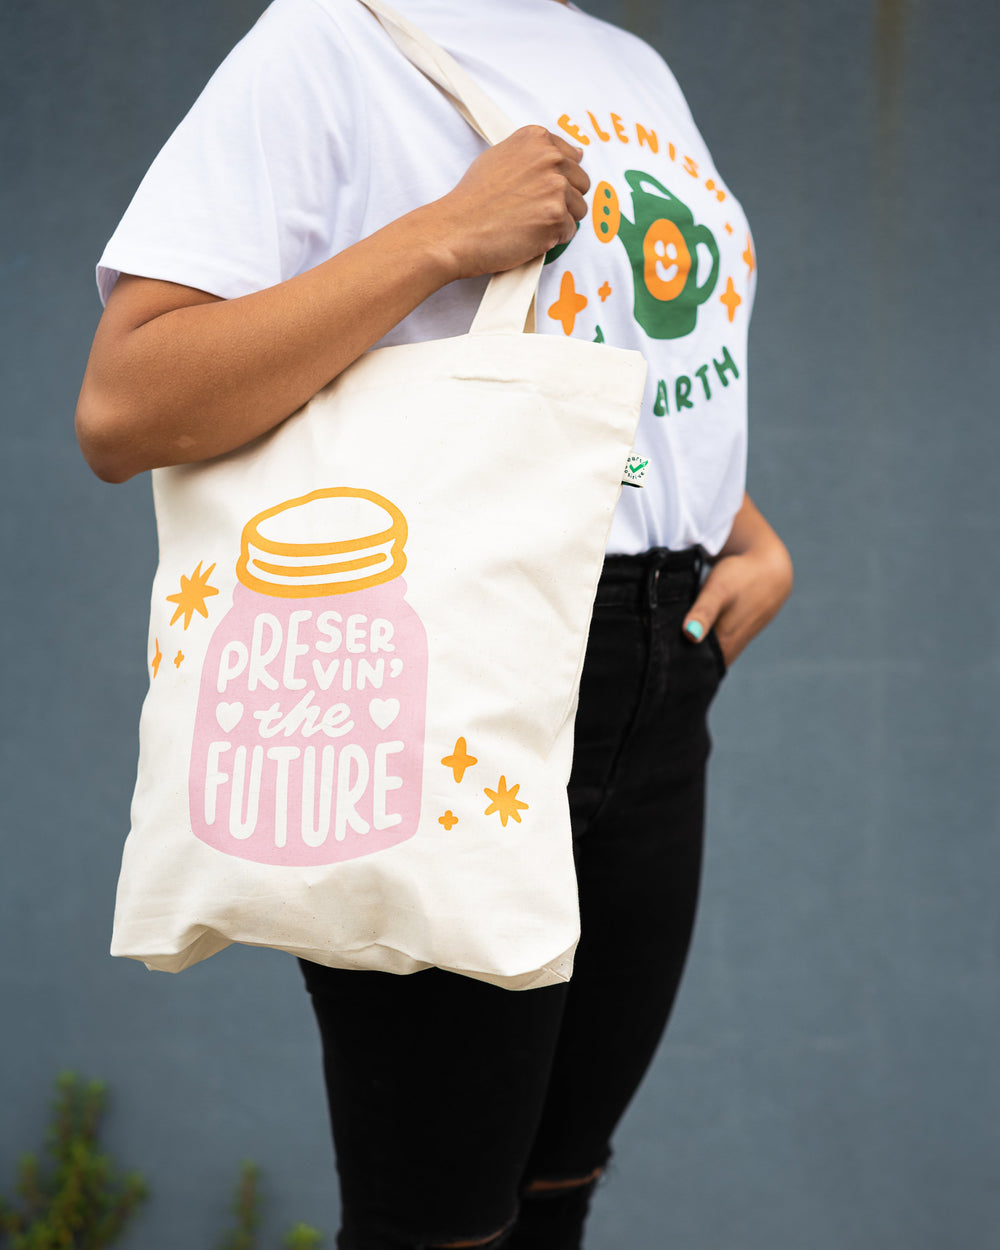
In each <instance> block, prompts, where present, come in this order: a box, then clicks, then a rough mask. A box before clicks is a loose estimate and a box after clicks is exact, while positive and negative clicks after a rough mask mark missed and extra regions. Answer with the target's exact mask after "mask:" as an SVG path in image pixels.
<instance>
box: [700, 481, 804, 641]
mask: <svg viewBox="0 0 1000 1250" xmlns="http://www.w3.org/2000/svg"><path fill="white" fill-rule="evenodd" d="M792 581H793V571H792V559H791V556H790V555H789V554H788V549H787V547H786V546H785V544H784V543H783V542H782V541H781V539H780V538H779V537H778V535H777V534H776V533H775V531H774V530H773V529H772V528H771V526H770V525H769V524H768V523H767V520H766V519H765V517H764V516H763V514H762V513H761V512H760V510H759V509H758V508H757V506H756V504H755V503H754V502H753V500H752V499H751V498H750V496H749V495H744V496H743V504H742V506H741V508H740V510H739V512H737V514H736V517H735V519H734V521H733V527H732V529H731V530H730V532H729V537H728V538H727V540H726V542H725V545H724V546H723V548H722V550H721V551H720V552H719V555H718V557H717V559H716V561H715V563H714V565H713V566H712V570H711V572H710V573H709V575H708V577H706V579H705V583H704V585H703V586H702V588H701V592H700V594H699V595H698V598H697V599H696V600H695V602H694V603H693V604H692V606H691V611H690V612H689V613H688V614H687V616H686V618H685V620H684V629H685V631H686V632H687V634H688V636H689V637H690V638H692V639H693V640H694V641H695V642H700V641H701V640H702V639H703V638H704V637H705V635H706V634H707V633H708V631H709V630H710V629H711V628H712V626H713V625H714V626H715V632H716V636H717V637H718V639H719V645H720V646H721V648H722V654H723V656H724V657H725V660H726V663H727V664H731V663H732V662H733V660H735V659H736V657H737V656H738V655H739V654H740V652H741V651H742V650H743V649H744V647H746V645H747V644H748V643H749V642H750V641H751V640H752V639H753V638H755V637H756V636H757V634H759V633H760V631H761V630H762V629H763V628H764V626H765V625H767V624H768V623H769V622H770V621H771V620H772V619H773V618H774V617H775V616H777V614H778V612H779V611H780V610H781V607H782V605H783V604H784V602H785V600H786V599H787V598H788V596H789V595H790V594H791V593H792Z"/></svg>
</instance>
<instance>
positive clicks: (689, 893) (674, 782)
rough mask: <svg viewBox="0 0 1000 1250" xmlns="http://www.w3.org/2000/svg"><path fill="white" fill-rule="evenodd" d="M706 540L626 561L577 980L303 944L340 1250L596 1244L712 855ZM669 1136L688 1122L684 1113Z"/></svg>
mask: <svg viewBox="0 0 1000 1250" xmlns="http://www.w3.org/2000/svg"><path fill="white" fill-rule="evenodd" d="M703 569H704V560H703V557H702V553H701V552H700V551H698V550H697V549H696V550H693V551H690V552H669V551H665V550H659V549H658V550H654V551H650V552H647V553H645V554H644V555H642V556H610V557H608V559H607V560H606V562H605V566H604V571H603V573H602V577H601V581H600V586H599V589H598V594H597V599H596V603H595V608H594V618H593V624H592V626H591V631H590V638H589V641H588V645H587V656H586V661H585V664H584V669H583V675H582V679H581V688H580V704H579V710H578V713H577V720H576V731H575V734H576V745H575V754H574V761H573V772H572V778H571V780H570V786H569V798H570V809H571V814H572V822H573V845H574V855H575V860H576V868H577V880H578V884H579V893H580V911H581V926H582V936H581V939H580V945H579V948H578V951H577V955H576V963H575V969H574V974H573V979H572V981H571V982H570V983H569V984H564V985H555V986H546V987H543V988H541V989H533V990H524V991H520V992H512V991H509V990H504V989H499V988H497V987H496V986H493V985H487V984H485V983H483V982H479V981H473V980H470V979H469V978H468V977H462V976H457V975H455V974H454V973H448V972H442V971H441V970H439V969H436V968H432V969H427V970H426V971H423V972H418V973H416V974H414V975H412V976H393V975H391V974H388V973H381V972H353V971H344V970H337V969H330V968H324V967H320V966H319V965H317V964H312V963H307V962H305V961H300V962H301V967H302V971H303V975H304V977H305V980H306V985H307V988H308V989H309V992H310V994H311V996H312V1001H313V1006H314V1009H315V1012H316V1017H317V1020H318V1023H319V1027H320V1032H321V1036H322V1041H323V1056H324V1074H325V1078H326V1089H327V1096H328V1101H329V1107H330V1118H331V1123H332V1128H333V1139H334V1146H335V1150H336V1158H337V1169H338V1173H339V1177H340V1188H341V1202H342V1228H341V1232H340V1235H339V1237H338V1241H337V1246H338V1248H339V1250H422V1248H424V1247H432V1246H435V1245H439V1244H441V1243H447V1242H452V1241H463V1240H470V1241H471V1240H476V1239H486V1238H488V1237H490V1236H493V1235H497V1234H501V1233H502V1236H500V1237H499V1238H498V1239H497V1240H495V1241H491V1242H489V1243H488V1246H489V1247H491V1248H492V1247H494V1246H495V1247H497V1248H499V1247H500V1246H503V1247H504V1250H534V1248H539V1250H540V1248H541V1247H545V1250H578V1248H579V1247H580V1246H582V1244H583V1243H582V1237H583V1227H584V1222H585V1220H586V1216H587V1210H588V1206H589V1202H590V1198H591V1195H592V1193H593V1190H594V1187H595V1186H594V1183H590V1184H588V1185H584V1186H581V1187H579V1188H578V1189H575V1190H562V1191H543V1192H536V1193H533V1194H527V1192H526V1191H527V1189H528V1187H529V1185H530V1184H531V1182H533V1181H559V1180H576V1179H579V1178H582V1177H586V1176H588V1175H589V1174H590V1173H592V1172H593V1171H594V1170H595V1169H597V1168H602V1167H603V1166H604V1165H605V1164H606V1163H607V1161H608V1159H609V1158H610V1155H611V1137H612V1134H613V1132H614V1130H615V1127H616V1125H617V1124H618V1122H619V1120H620V1119H621V1116H622V1114H623V1112H624V1111H625V1109H626V1107H627V1106H628V1104H629V1102H630V1100H631V1099H632V1096H633V1094H634V1093H635V1091H636V1089H637V1087H638V1085H639V1083H640V1081H641V1080H642V1078H643V1076H644V1074H645V1072H646V1070H647V1068H648V1066H649V1063H650V1061H651V1060H652V1058H653V1055H654V1053H655V1051H656V1048H657V1045H658V1043H659V1041H660V1038H661V1036H662V1034H663V1031H664V1028H665V1027H666V1024H667V1020H668V1017H669V1015H670V1011H671V1007H672V1005H673V1002H674V998H675V996H676V993H677V988H678V985H679V984H680V980H681V974H682V972H683V969H684V963H685V960H686V957H687V952H688V948H689V945H690V940H691V933H692V928H693V924H694V917H695V909H696V904H697V897H698V886H699V879H700V872H701V860H702V840H703V826H704V798H705V766H706V763H707V759H708V755H709V750H710V739H709V734H708V727H707V719H706V718H707V712H708V709H709V705H710V703H711V701H712V698H713V697H714V695H715V692H716V690H717V688H718V685H719V682H720V680H721V679H722V677H723V676H724V673H725V665H724V661H723V659H722V653H721V650H720V649H719V646H718V641H717V640H716V639H715V638H714V635H713V634H712V633H711V632H710V633H709V635H708V637H707V638H706V639H705V640H704V641H703V642H701V643H697V644H696V643H693V642H691V641H690V640H689V639H688V638H687V637H686V636H685V634H684V633H683V631H682V628H681V626H682V624H683V620H684V616H685V615H686V613H687V611H688V609H689V607H690V605H691V603H692V602H693V600H694V597H695V595H696V594H697V591H698V588H699V585H700V582H701V577H702V573H703ZM667 1131H668V1132H669V1128H668V1130H667Z"/></svg>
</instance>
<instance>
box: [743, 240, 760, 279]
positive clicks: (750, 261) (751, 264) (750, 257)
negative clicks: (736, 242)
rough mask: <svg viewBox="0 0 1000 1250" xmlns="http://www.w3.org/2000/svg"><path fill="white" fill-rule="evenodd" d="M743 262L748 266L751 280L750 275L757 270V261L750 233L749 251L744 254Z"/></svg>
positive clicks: (748, 274)
mask: <svg viewBox="0 0 1000 1250" xmlns="http://www.w3.org/2000/svg"><path fill="white" fill-rule="evenodd" d="M743 260H744V262H745V264H746V267H747V270H748V273H747V277H748V278H749V277H750V274H752V273H753V271H754V270H755V269H756V268H757V259H756V257H755V256H754V254H753V239H751V238H750V235H749V233H748V234H747V250H746V251H745V252H744V253H743Z"/></svg>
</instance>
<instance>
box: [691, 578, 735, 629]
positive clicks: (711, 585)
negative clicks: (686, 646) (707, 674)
mask: <svg viewBox="0 0 1000 1250" xmlns="http://www.w3.org/2000/svg"><path fill="white" fill-rule="evenodd" d="M730 597H731V596H730V595H729V594H728V593H726V592H725V591H723V589H722V586H721V584H720V581H719V580H718V579H717V578H716V577H715V570H714V569H713V571H712V572H711V573H709V575H708V577H707V578H706V579H705V584H704V585H703V586H702V588H701V590H700V592H699V593H698V597H697V598H696V599H695V601H694V603H692V605H691V610H690V612H688V614H687V616H686V617H685V618H684V632H685V634H687V636H688V637H689V638H690V639H691V641H692V642H701V640H702V639H703V638H704V637H705V635H706V634H707V633H708V631H709V630H710V629H711V628H712V626H713V625H714V624H715V622H716V621H717V620H718V619H719V616H720V614H721V613H722V611H723V610H724V609H725V607H726V606H727V604H728V602H729V599H730Z"/></svg>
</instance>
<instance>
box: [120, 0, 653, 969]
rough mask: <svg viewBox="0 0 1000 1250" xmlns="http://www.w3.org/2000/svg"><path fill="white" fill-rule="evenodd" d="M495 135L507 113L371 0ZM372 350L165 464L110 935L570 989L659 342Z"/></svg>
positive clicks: (496, 331) (532, 267)
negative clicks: (616, 572) (585, 795)
mask: <svg viewBox="0 0 1000 1250" xmlns="http://www.w3.org/2000/svg"><path fill="white" fill-rule="evenodd" d="M369 7H370V8H371V9H372V10H373V11H375V12H376V13H377V14H378V16H379V18H380V20H381V21H382V22H383V24H384V25H385V26H386V28H387V30H388V31H389V32H390V33H391V34H392V36H393V37H394V38H395V39H396V40H397V42H398V43H399V44H400V46H401V47H402V49H403V50H404V52H405V53H406V55H407V56H408V57H410V59H411V60H413V61H414V63H415V64H417V65H418V66H420V68H421V69H423V70H424V72H425V73H427V74H428V76H430V77H431V78H432V79H433V80H434V81H435V82H437V83H438V85H439V86H441V88H442V89H443V90H444V91H446V92H447V93H448V94H449V95H450V97H451V98H452V99H453V100H454V101H455V103H456V105H457V106H458V107H460V108H461V109H462V111H463V113H464V115H466V116H467V117H468V118H469V120H470V121H471V122H472V123H473V124H474V125H475V126H476V128H477V129H478V130H479V131H480V132H481V133H483V134H484V135H485V136H486V137H487V138H488V139H489V140H490V141H494V142H495V141H497V140H499V139H500V138H502V137H504V136H505V135H506V133H508V131H509V129H510V127H509V124H508V123H507V122H506V121H505V119H504V118H503V117H502V116H500V115H499V114H498V113H497V112H496V110H495V109H493V107H492V105H491V104H490V102H489V101H488V100H486V99H485V98H484V97H483V96H482V94H481V92H479V91H478V89H477V88H476V87H475V84H473V83H472V82H471V81H470V80H469V79H468V78H467V77H466V76H465V75H463V74H462V72H461V71H460V70H459V69H458V67H457V66H455V65H454V63H451V62H450V60H449V58H448V57H447V56H446V55H445V54H444V53H443V52H441V51H440V49H437V48H435V47H434V45H432V44H430V43H429V41H427V40H426V39H424V38H423V37H422V36H421V35H420V33H419V32H417V31H415V30H414V29H413V28H412V27H411V26H409V24H408V23H406V22H405V21H404V20H403V19H400V18H398V17H397V16H396V15H394V14H392V12H391V11H390V10H388V9H385V8H384V6H382V5H381V4H376V3H372V4H370V5H369ZM540 267H541V260H540V259H539V260H538V261H536V262H532V263H531V264H529V265H527V266H524V267H523V268H522V269H519V270H516V271H513V272H511V273H508V274H502V275H498V276H497V277H495V278H494V279H493V280H492V282H491V283H490V285H489V287H488V289H487V292H486V296H485V298H484V300H483V304H482V306H481V308H480V312H479V314H478V316H477V318H476V321H475V323H474V324H473V327H472V330H471V332H470V333H469V334H467V335H464V336H461V337H458V338H452V339H445V340H439V341H434V342H425V343H414V344H407V345H403V346H397V347H387V348H383V349H379V350H376V351H373V352H370V353H368V354H367V355H366V356H364V357H362V358H361V359H360V360H358V361H357V362H356V363H355V364H354V365H352V366H351V367H350V368H349V369H348V370H346V371H345V372H344V373H343V374H341V375H340V377H338V378H337V379H336V380H335V381H334V382H333V383H331V385H330V386H328V387H327V388H326V389H325V390H324V391H322V392H321V393H320V394H319V395H317V396H316V397H315V398H314V399H313V400H312V401H311V402H310V403H309V404H308V405H306V406H305V407H304V408H303V409H301V410H300V411H299V412H298V413H296V414H295V415H294V416H292V417H290V418H289V419H288V420H287V421H286V422H284V423H283V424H282V425H281V426H279V427H278V428H277V429H276V430H274V431H273V432H272V433H270V434H269V435H267V436H265V437H263V438H260V439H258V440H256V441H255V442H254V443H252V444H249V445H248V446H246V447H244V448H241V449H239V450H237V451H235V452H233V453H231V454H229V455H226V456H222V457H219V458H217V459H215V460H213V461H210V462H205V463H202V464H196V465H189V466H180V467H176V468H169V469H160V470H156V471H155V472H154V474H153V478H154V497H155V502H156V512H157V520H158V526H159V537H160V562H159V568H158V571H157V574H156V578H155V581H154V585H153V594H152V610H151V621H150V636H149V647H150V650H149V656H150V666H151V681H150V690H149V694H148V696H147V699H146V702H145V704H144V707H143V712H142V719H141V726H140V759H139V775H138V780H137V784H136V790H135V797H134V800H133V808H132V830H131V832H130V834H129V837H128V839H127V841H126V845H125V851H124V856H123V863H122V872H121V877H120V881H119V890H118V900H117V906H116V914H115V928H114V936H113V942H112V953H113V954H115V955H124V956H129V957H132V958H136V959H140V960H143V961H145V962H146V964H147V965H148V966H150V967H151V968H158V969H163V970H167V971H180V970H181V969H183V968H186V967H188V966H190V965H191V964H193V963H196V962H198V961H200V960H202V959H205V958H207V957H208V956H210V955H212V954H214V953H215V952H216V951H218V950H221V949H222V948H223V947H225V946H227V945H228V944H229V943H231V942H241V943H246V944H248V945H260V946H270V947H276V948H279V949H282V950H286V951H289V952H291V953H293V954H297V955H301V956H304V957H305V958H308V959H311V960H314V961H316V962H318V963H322V964H327V965H330V966H334V967H348V968H369V969H380V970H383V971H389V972H396V973H410V972H414V971H417V970H419V969H421V968H424V967H428V966H432V965H436V966H438V967H442V968H446V969H450V970H453V971H456V972H459V973H463V974H465V975H468V976H472V977H475V978H477V979H480V980H485V981H490V982H493V983H494V984H497V985H501V986H505V987H507V988H510V989H525V988H530V987H532V986H539V985H546V984H550V983H553V982H555V981H558V980H565V979H567V978H568V977H569V976H570V974H571V970H572V957H573V951H574V949H575V946H576V942H577V939H578V936H579V916H578V910H577V899H576V879H575V872H574V866H573V854H572V844H571V836H570V826H569V812H568V805H567V800H566V783H567V780H568V777H569V770H570V764H571V757H572V741H573V719H574V713H575V708H576V698H577V692H578V684H579V673H580V667H581V664H582V661H583V654H584V648H585V644H586V638H587V631H588V627H589V621H590V613H591V606H592V602H593V595H594V590H595V587H596V583H597V579H598V576H599V574H600V569H601V564H602V560H603V556H604V550H605V543H606V540H607V535H608V530H609V528H610V525H611V519H612V515H613V512H614V507H615V503H616V501H617V498H618V494H619V490H620V483H621V478H622V473H623V470H624V466H625V463H626V460H627V458H628V456H629V454H630V453H631V451H632V448H633V440H634V437H635V429H636V424H637V421H638V414H639V408H640V404H641V398H642V393H643V386H644V382H645V372H646V365H645V362H644V360H643V359H642V357H641V356H640V355H639V354H638V353H636V352H631V351H623V350H620V349H616V348H612V347H609V346H607V345H598V344H594V343H587V342H582V341H580V340H577V339H573V338H565V339H559V338H555V337H552V336H542V335H535V334H533V333H530V332H527V331H526V326H527V325H529V324H530V322H531V317H530V315H529V314H530V309H531V306H532V301H533V297H534V293H535V291H536V288H537V282H538V275H539V271H540Z"/></svg>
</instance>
